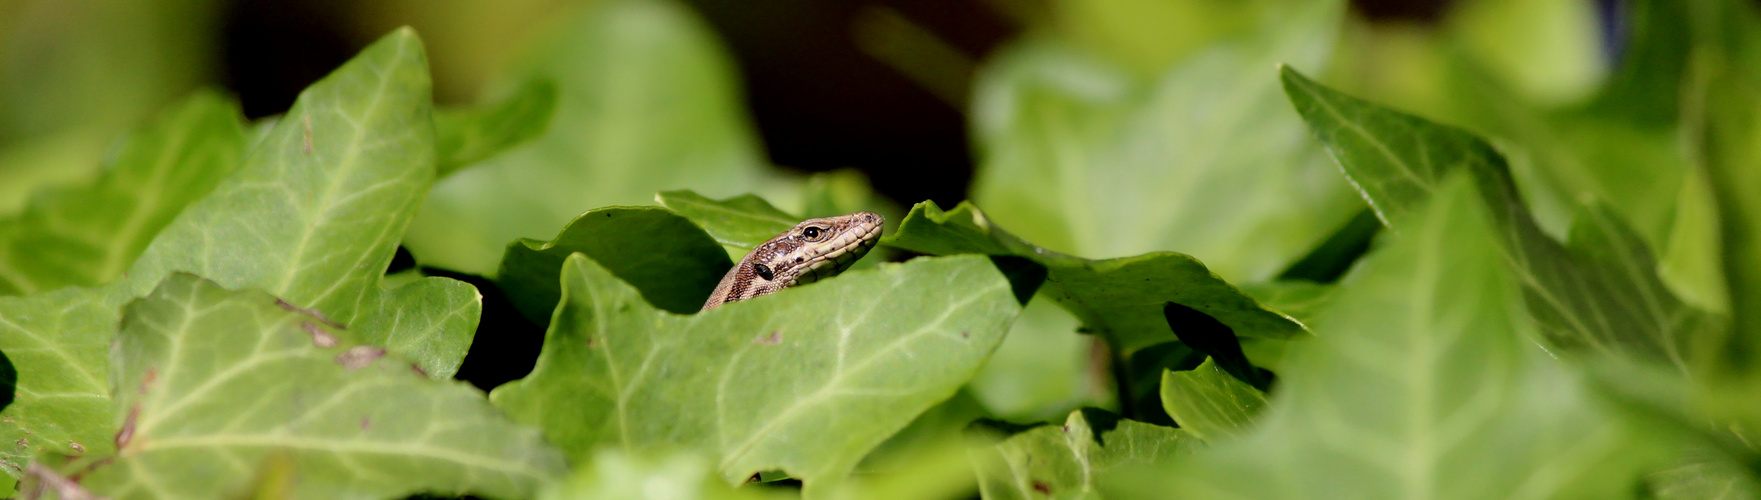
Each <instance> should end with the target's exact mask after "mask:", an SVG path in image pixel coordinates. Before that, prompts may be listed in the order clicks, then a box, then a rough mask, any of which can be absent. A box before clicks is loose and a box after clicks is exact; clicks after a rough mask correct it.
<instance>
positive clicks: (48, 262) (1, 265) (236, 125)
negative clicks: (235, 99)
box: [0, 92, 245, 295]
mask: <svg viewBox="0 0 1761 500" xmlns="http://www.w3.org/2000/svg"><path fill="white" fill-rule="evenodd" d="M244 150H245V132H244V124H243V123H242V117H241V116H239V112H238V109H237V106H235V105H233V104H232V103H230V102H227V101H226V99H224V98H222V97H220V96H218V95H215V94H211V93H206V92H203V93H198V94H195V95H194V96H191V97H190V98H189V99H186V100H185V101H183V102H182V103H180V104H178V105H177V106H175V107H173V108H171V109H169V110H166V112H165V113H163V114H162V115H161V116H159V117H158V118H157V119H156V120H155V121H154V122H152V123H150V124H148V125H147V126H146V127H145V128H143V129H142V130H141V131H139V132H137V133H135V134H134V135H133V136H131V137H130V138H129V139H128V141H127V142H126V143H125V144H123V145H122V146H121V148H120V149H119V150H118V151H117V152H116V153H115V154H114V155H113V156H111V159H110V160H109V161H108V162H107V163H108V165H106V166H105V167H104V169H103V174H102V175H101V176H100V177H99V178H98V179H97V180H96V182H94V183H92V184H90V185H81V186H77V187H75V186H68V187H63V188H61V189H55V190H51V191H47V192H42V193H39V194H37V195H36V196H34V197H33V198H32V201H31V203H30V204H29V205H28V206H27V207H25V210H24V212H23V213H22V214H19V215H18V216H17V217H16V218H8V219H4V220H0V295H23V294H27V293H35V292H39V291H46V290H53V289H56V288H61V287H64V286H95V285H101V284H104V283H106V282H109V281H110V280H113V279H116V278H117V277H118V276H121V275H122V272H123V271H126V270H128V267H129V265H130V264H133V263H134V260H135V257H138V256H140V254H141V251H142V250H144V249H146V247H147V243H149V242H151V241H153V237H154V236H155V235H157V234H159V230H160V229H163V228H164V227H165V225H166V224H168V223H170V222H171V219H172V218H173V217H176V216H177V214H178V213H179V212H182V211H183V209H184V207H185V206H187V205H188V204H189V203H190V202H192V201H195V200H197V199H200V198H201V197H202V196H205V195H207V194H208V192H209V191H211V190H213V189H214V186H215V184H218V183H219V182H220V179H223V178H225V177H226V176H227V175H229V174H231V173H232V171H233V169H235V168H237V167H238V164H239V160H240V159H241V157H242V156H243V155H244Z"/></svg>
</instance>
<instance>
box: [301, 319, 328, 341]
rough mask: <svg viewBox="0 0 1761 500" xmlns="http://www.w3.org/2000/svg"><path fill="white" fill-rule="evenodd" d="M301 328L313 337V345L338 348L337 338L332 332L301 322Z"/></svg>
mask: <svg viewBox="0 0 1761 500" xmlns="http://www.w3.org/2000/svg"><path fill="white" fill-rule="evenodd" d="M300 328H302V329H305V330H306V333H307V334H310V335H311V336H312V345H315V346H318V347H336V344H337V340H336V336H335V335H331V334H330V332H327V331H324V329H323V328H319V327H318V325H315V324H312V323H311V322H307V321H301V322H300Z"/></svg>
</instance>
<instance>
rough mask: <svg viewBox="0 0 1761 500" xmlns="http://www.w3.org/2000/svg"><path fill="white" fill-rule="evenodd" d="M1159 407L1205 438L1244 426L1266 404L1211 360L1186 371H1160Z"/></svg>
mask: <svg viewBox="0 0 1761 500" xmlns="http://www.w3.org/2000/svg"><path fill="white" fill-rule="evenodd" d="M1161 392H1162V409H1163V410H1166V411H1167V412H1168V416H1169V417H1173V418H1174V422H1175V423H1177V424H1180V428H1182V429H1186V431H1187V432H1191V433H1192V435H1193V436H1197V437H1198V438H1199V439H1203V440H1206V441H1214V440H1217V439H1219V438H1222V437H1225V436H1230V435H1234V434H1237V433H1239V432H1241V431H1242V430H1243V429H1246V428H1247V427H1248V425H1249V424H1251V423H1252V422H1253V419H1254V417H1255V416H1257V415H1259V413H1260V409H1261V408H1264V407H1265V406H1266V395H1265V393H1262V392H1260V390H1259V389H1255V388H1253V386H1250V385H1247V383H1246V382H1242V381H1240V380H1236V379H1235V377H1232V376H1230V375H1229V373H1227V372H1224V371H1223V369H1221V368H1218V367H1217V363H1216V362H1215V361H1212V360H1205V362H1204V364H1201V365H1199V366H1198V368H1194V369H1191V370H1187V371H1178V372H1177V371H1164V372H1163V373H1162V391H1161Z"/></svg>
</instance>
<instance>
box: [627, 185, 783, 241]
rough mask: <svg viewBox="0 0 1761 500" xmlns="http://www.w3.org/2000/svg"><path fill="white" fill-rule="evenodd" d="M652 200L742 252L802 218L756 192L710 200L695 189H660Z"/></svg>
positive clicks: (781, 231) (717, 239)
mask: <svg viewBox="0 0 1761 500" xmlns="http://www.w3.org/2000/svg"><path fill="white" fill-rule="evenodd" d="M654 201H655V202H658V203H660V206H663V207H667V208H670V209H672V210H673V211H674V212H678V213H679V215H683V216H685V218H688V219H691V221H692V222H696V223H697V225H700V226H703V230H704V231H708V232H709V235H710V236H714V237H715V241H716V242H719V243H721V244H723V245H727V246H728V247H730V248H732V249H737V250H739V251H740V252H741V253H745V252H746V251H747V250H751V249H752V248H753V247H756V246H758V245H759V244H761V243H764V242H765V241H769V240H770V239H771V238H775V237H776V236H777V235H779V234H783V231H788V230H789V228H793V227H795V224H798V223H800V222H801V220H802V218H801V217H796V216H794V215H790V214H789V213H788V212H784V211H783V210H782V209H780V208H777V207H776V206H774V205H771V204H770V202H768V201H765V200H764V198H761V197H759V196H758V195H755V194H743V195H740V196H735V197H732V198H728V199H724V200H712V199H709V198H708V197H705V196H703V195H700V194H697V192H695V191H661V192H660V194H657V195H654Z"/></svg>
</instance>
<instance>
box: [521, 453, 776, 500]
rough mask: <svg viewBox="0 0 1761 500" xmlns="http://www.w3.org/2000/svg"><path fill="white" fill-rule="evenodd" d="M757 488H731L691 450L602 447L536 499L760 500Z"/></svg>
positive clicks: (762, 496)
mask: <svg viewBox="0 0 1761 500" xmlns="http://www.w3.org/2000/svg"><path fill="white" fill-rule="evenodd" d="M765 493H766V492H765V491H764V490H761V489H755V488H741V489H735V488H734V487H733V486H729V485H728V483H727V482H726V481H722V480H721V478H720V477H717V474H716V472H715V468H714V465H713V464H711V463H710V461H709V459H707V458H705V457H704V456H702V455H701V454H697V453H689V452H673V453H669V454H659V453H646V454H645V453H639V452H632V453H625V452H622V451H619V450H616V449H609V448H608V449H601V450H598V451H596V452H594V453H593V459H592V460H589V461H587V462H585V465H583V466H582V467H580V468H579V470H576V471H575V473H574V474H571V475H570V476H569V477H568V478H567V479H564V480H562V481H561V482H558V483H555V484H553V485H551V486H550V487H548V488H545V490H544V494H543V495H540V496H539V497H538V499H539V500H620V499H627V500H647V499H652V498H669V499H676V500H699V499H701V500H712V499H730V500H738V499H762V498H778V497H783V496H782V495H778V494H770V495H766V494H765Z"/></svg>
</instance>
